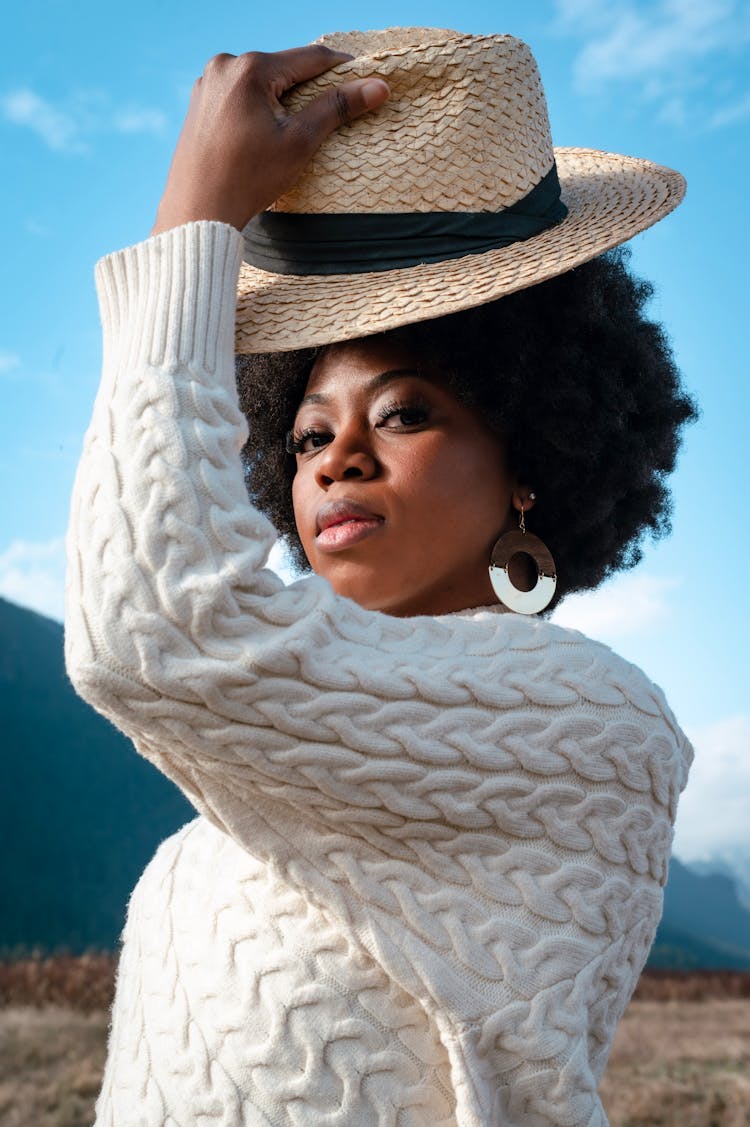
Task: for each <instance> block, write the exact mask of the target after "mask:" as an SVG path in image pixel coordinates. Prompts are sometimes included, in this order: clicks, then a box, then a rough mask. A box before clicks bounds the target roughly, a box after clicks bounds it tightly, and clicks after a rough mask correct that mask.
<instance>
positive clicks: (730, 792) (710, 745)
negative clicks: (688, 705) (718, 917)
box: [674, 713, 750, 861]
mask: <svg viewBox="0 0 750 1127" xmlns="http://www.w3.org/2000/svg"><path fill="white" fill-rule="evenodd" d="M688 735H689V736H690V738H691V740H692V742H693V745H694V747H695V761H694V763H693V766H692V769H691V772H690V778H689V780H688V785H687V787H686V789H685V793H684V794H683V796H682V799H681V800H680V806H679V810H678V814H677V828H676V833H675V845H674V848H675V853H676V854H677V855H678V856H679V857H680V858H681V859H682V860H685V861H694V860H702V859H704V858H708V857H713V856H721V855H725V856H730V857H731V856H732V855H733V854H737V853H738V852H740V853H741V852H744V853H745V854H746V855H747V854H750V715H748V714H742V713H741V714H738V715H736V716H729V717H726V718H725V719H723V720H719V721H717V722H716V723H714V724H708V725H706V726H705V727H701V728H696V729H694V730H692V731H689V732H688Z"/></svg>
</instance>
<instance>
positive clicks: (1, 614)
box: [0, 599, 195, 954]
mask: <svg viewBox="0 0 750 1127" xmlns="http://www.w3.org/2000/svg"><path fill="white" fill-rule="evenodd" d="M0 724H1V728H0V732H1V733H2V764H3V766H2V789H0V825H2V828H3V840H4V841H5V847H4V849H3V855H2V861H0V953H1V954H8V953H9V952H13V951H18V950H21V949H29V948H33V947H38V948H40V949H42V950H55V949H58V948H67V949H69V950H71V951H73V952H82V951H84V950H86V949H87V948H92V947H93V948H102V949H111V948H113V947H114V946H115V944H116V942H117V938H118V935H119V933H120V931H121V930H122V925H123V923H124V914H125V906H126V904H127V900H128V896H129V894H130V891H131V890H132V888H133V885H134V884H135V883H136V881H137V880H138V877H139V876H140V874H141V872H142V871H143V868H144V867H145V865H146V863H147V862H148V860H149V859H150V857H151V856H152V854H153V852H154V849H155V847H156V846H157V845H158V843H159V842H160V841H162V840H163V839H164V838H165V837H167V836H168V835H169V834H170V833H172V832H173V831H174V830H175V829H177V828H178V827H179V826H181V825H184V823H185V822H186V821H188V820H189V819H190V818H191V817H193V816H194V813H195V812H194V811H193V809H192V807H191V806H190V805H189V804H188V803H187V801H186V800H185V799H184V798H183V796H182V795H181V794H180V793H179V791H178V790H177V789H176V788H175V787H174V786H173V785H172V783H170V782H169V781H168V780H167V779H165V778H163V776H161V775H160V774H159V772H158V771H156V770H155V768H153V767H152V766H151V765H150V764H149V763H147V762H146V761H145V760H144V759H142V758H141V757H140V756H139V755H137V754H136V753H135V752H134V750H133V747H132V745H131V744H130V742H129V741H128V740H127V739H125V737H124V736H122V735H121V734H120V733H119V732H118V731H116V729H115V728H114V727H112V725H111V724H109V723H108V722H107V721H106V720H104V719H102V717H100V716H99V715H98V714H97V713H96V712H94V711H93V709H91V708H90V707H89V706H88V705H87V704H85V703H84V702H83V701H82V700H81V699H80V698H79V697H78V696H77V695H76V693H75V692H74V690H73V688H72V687H71V685H70V682H69V681H68V679H67V677H66V675H65V669H64V665H63V629H62V626H60V625H59V623H57V622H53V621H51V620H50V619H48V618H43V617H42V616H41V615H38V614H34V613H33V612H32V611H28V610H23V609H22V608H20V607H17V606H14V605H13V604H12V603H9V602H6V601H5V600H4V599H0Z"/></svg>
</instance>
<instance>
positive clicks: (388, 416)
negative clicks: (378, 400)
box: [378, 400, 430, 430]
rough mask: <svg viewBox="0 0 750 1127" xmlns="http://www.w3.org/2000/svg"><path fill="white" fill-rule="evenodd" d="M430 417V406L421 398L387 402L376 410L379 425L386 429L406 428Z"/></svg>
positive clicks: (419, 423) (418, 424) (417, 424)
mask: <svg viewBox="0 0 750 1127" xmlns="http://www.w3.org/2000/svg"><path fill="white" fill-rule="evenodd" d="M429 417H430V408H429V406H428V405H427V403H424V402H423V401H422V400H415V401H412V402H409V403H395V402H393V403H388V404H386V406H385V407H381V409H380V411H378V419H379V425H380V426H381V427H385V428H386V429H387V430H399V429H401V428H403V429H404V430H408V429H410V428H411V427H418V426H421V425H422V424H423V423H426V422H427V420H428V419H429Z"/></svg>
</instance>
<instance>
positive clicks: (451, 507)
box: [66, 29, 692, 1127]
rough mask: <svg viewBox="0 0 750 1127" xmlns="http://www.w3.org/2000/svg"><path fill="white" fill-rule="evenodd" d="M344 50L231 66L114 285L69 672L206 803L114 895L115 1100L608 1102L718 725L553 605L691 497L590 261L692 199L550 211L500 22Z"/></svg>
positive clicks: (126, 1107) (136, 1113)
mask: <svg viewBox="0 0 750 1127" xmlns="http://www.w3.org/2000/svg"><path fill="white" fill-rule="evenodd" d="M341 42H343V45H344V46H345V47H346V48H347V51H348V54H342V53H341V52H339V53H335V52H334V53H333V54H332V53H331V52H330V51H327V50H326V49H325V48H321V47H319V46H317V47H310V48H302V49H300V50H298V51H293V52H283V53H281V54H279V55H275V56H242V57H240V58H237V59H235V58H233V57H230V56H221V57H219V58H217V59H215V60H213V61H212V63H211V64H209V67H208V68H207V69H206V72H205V74H204V77H203V78H202V79H201V80H200V81H199V83H198V84H197V85H196V88H195V90H194V94H193V99H192V101H191V106H190V110H189V113H188V117H187V121H186V124H185V128H184V130H183V133H182V135H181V138H180V141H179V143H178V147H177V150H176V153H175V158H174V161H173V164H172V168H171V171H170V175H169V179H168V183H167V187H166V190H165V193H164V197H163V200H162V203H161V205H160V208H159V213H158V218H157V224H156V228H155V232H154V237H152V238H151V239H149V240H147V241H146V242H144V243H142V244H140V245H139V246H137V247H134V248H131V249H130V250H127V251H123V252H121V253H120V254H116V255H112V256H110V257H109V258H108V259H105V260H104V261H103V262H102V263H101V264H100V266H99V268H98V281H99V287H100V296H101V300H102V313H103V323H104V331H105V357H104V375H103V382H102V389H101V391H100V394H99V397H98V400H97V404H96V406H95V410H94V418H93V422H92V427H91V429H90V431H89V434H88V436H87V440H86V446H85V450H84V454H83V458H82V461H81V466H80V469H79V474H78V478H77V483H76V488H75V495H74V500H73V507H72V516H71V530H70V537H69V559H70V570H69V585H68V609H67V643H66V645H67V651H66V652H67V661H68V668H69V671H70V675H71V678H72V679H73V681H74V683H75V685H76V687H77V689H78V691H79V692H80V693H81V694H82V695H83V696H85V697H86V698H87V699H88V700H90V701H91V702H92V703H93V704H94V705H95V707H97V708H98V709H99V710H100V711H102V712H103V713H104V714H105V715H107V716H109V717H110V718H111V719H112V720H113V721H114V722H115V723H116V724H117V725H118V726H119V727H120V728H121V729H122V730H123V731H125V732H126V733H127V734H128V735H130V736H131V737H132V739H133V741H134V743H135V745H136V747H137V748H138V750H139V751H140V752H141V753H142V754H144V755H146V756H147V757H148V758H149V759H150V760H151V761H152V762H154V763H155V764H156V765H157V766H158V767H160V768H161V769H162V770H163V771H164V772H165V773H166V774H167V775H168V776H169V777H170V778H172V779H173V780H174V781H175V782H176V783H177V784H178V785H179V786H180V787H181V788H182V790H183V791H184V792H185V793H186V794H187V795H188V796H189V797H190V798H191V800H192V801H193V802H194V804H195V806H196V808H197V809H198V810H199V811H200V814H201V817H199V818H197V819H196V820H195V821H194V822H191V823H190V824H189V825H188V826H186V827H184V829H183V830H181V831H180V832H179V833H178V834H176V835H175V836H174V837H172V838H170V839H169V840H168V841H167V842H165V843H164V844H163V845H162V846H161V848H160V849H159V851H158V852H157V854H156V856H155V858H154V859H153V861H152V862H151V864H150V865H149V866H148V868H147V870H146V872H145V873H144V875H143V877H142V878H141V880H140V882H139V884H138V886H137V888H136V890H135V892H134V894H133V897H132V899H131V903H130V906H129V911H128V920H127V925H126V929H125V933H124V948H123V952H122V957H121V962H120V969H119V974H118V984H117V997H116V1001H115V1006H114V1012H113V1024H112V1030H111V1036H110V1044H109V1059H108V1063H107V1070H106V1075H105V1079H104V1086H103V1089H102V1093H101V1096H100V1099H99V1103H98V1105H97V1111H98V1118H97V1123H99V1124H102V1125H103V1124H117V1127H124V1125H126V1124H131V1123H132V1124H136V1123H138V1124H148V1125H151V1124H157V1123H158V1124H167V1123H169V1124H189V1123H190V1124H192V1123H198V1122H202V1121H204V1120H205V1121H209V1120H210V1121H215V1122H217V1123H222V1124H226V1125H229V1124H232V1125H234V1124H261V1123H263V1124H265V1123H273V1124H288V1123H297V1124H323V1123H326V1124H328V1123H336V1124H357V1125H360V1124H362V1125H365V1124H394V1125H396V1124H397V1125H399V1127H405V1125H407V1124H409V1125H417V1124H420V1125H424V1124H427V1123H431V1124H432V1123H443V1124H460V1125H462V1127H464V1125H468V1124H472V1125H477V1124H490V1123H492V1124H524V1125H526V1124H529V1125H530V1124H552V1123H554V1124H592V1125H593V1124H602V1123H605V1122H606V1118H605V1115H604V1112H603V1109H602V1107H601V1104H600V1101H599V1099H598V1096H597V1093H596V1087H597V1083H598V1080H599V1078H600V1076H601V1074H602V1071H603V1068H604V1065H605V1063H606V1058H607V1054H608V1051H609V1049H610V1047H611V1043H612V1038H613V1035H614V1030H615V1027H616V1023H617V1021H618V1019H619V1017H620V1016H621V1014H622V1011H623V1009H624V1007H625V1005H626V1003H627V1000H628V998H629V996H630V994H631V992H632V990H633V987H634V985H635V982H636V980H637V976H638V973H639V972H640V969H641V967H642V966H643V963H644V961H645V959H646V955H647V953H648V949H649V946H650V944H651V942H652V940H653V936H654V932H655V928H656V924H657V922H658V918H659V914H660V910H661V888H662V885H663V882H664V880H665V879H666V869H667V862H668V855H669V845H670V841H671V827H672V823H673V820H674V813H675V807H676V801H677V796H678V794H679V791H680V790H681V789H682V787H683V786H684V783H685V779H686V773H687V767H688V764H689V761H690V757H691V751H690V748H689V745H688V744H687V741H686V740H685V738H684V736H683V735H682V733H681V732H680V730H679V728H678V727H677V725H676V723H675V721H674V718H673V717H672V714H671V713H670V711H669V709H668V707H667V705H666V703H665V701H664V699H663V696H662V694H661V692H660V691H659V690H658V689H656V688H655V687H654V686H653V685H651V684H650V682H649V681H648V680H647V679H646V678H645V677H644V675H643V674H642V673H640V671H638V670H637V669H635V668H634V667H632V666H630V665H628V664H627V663H626V662H623V661H622V660H621V659H619V658H618V657H616V656H615V655H614V654H612V653H611V652H610V651H609V650H607V649H606V648H605V647H603V646H601V645H598V644H596V643H593V642H590V641H588V640H587V639H585V638H583V637H582V636H581V635H580V634H577V633H575V632H570V631H565V630H562V629H560V628H558V627H555V626H553V625H552V624H550V623H549V622H547V621H545V620H543V619H541V618H539V617H538V616H537V615H536V614H535V613H526V612H528V611H532V612H533V611H534V610H535V609H541V607H542V606H543V605H544V602H545V601H547V602H549V596H550V595H552V597H559V595H560V594H561V593H564V592H565V591H567V590H571V589H574V588H576V587H586V586H592V585H594V584H596V583H597V582H599V580H600V579H601V578H602V576H603V575H605V574H607V573H608V572H610V571H612V570H614V569H615V568H617V567H619V566H623V565H624V564H626V563H628V562H632V560H633V558H634V554H635V553H636V552H637V542H638V539H639V536H640V534H641V532H642V531H643V530H644V529H645V528H647V527H651V528H653V529H656V530H658V529H660V528H661V527H663V525H664V522H665V520H666V512H667V496H666V493H665V490H664V486H663V481H662V478H663V475H664V474H665V473H666V472H668V471H669V469H671V468H672V464H673V461H674V455H675V449H676V439H677V434H678V432H679V428H680V426H681V424H682V423H683V422H685V421H686V420H687V419H688V418H689V417H690V415H691V412H692V408H691V405H690V403H689V400H687V399H686V398H685V397H684V396H683V395H681V393H680V391H679V384H678V381H677V377H676V372H675V370H674V366H673V364H672V362H671V358H670V356H669V352H668V349H667V348H666V345H665V343H664V339H663V337H662V336H661V334H660V332H659V330H658V329H657V328H656V327H655V326H653V325H650V324H649V323H648V322H646V321H645V320H644V319H643V317H642V315H641V308H642V305H643V302H644V300H645V297H646V289H645V288H644V287H640V288H639V287H638V286H637V285H636V284H635V283H633V281H632V280H631V279H630V278H629V276H628V275H627V273H626V271H625V269H624V266H623V264H622V261H621V260H619V259H614V260H609V259H603V260H602V259H599V260H598V261H597V262H593V263H591V264H590V265H589V266H586V267H582V268H581V269H580V270H575V269H573V268H574V267H578V266H581V264H582V263H585V262H588V261H589V260H590V259H592V258H594V257H595V256H596V255H598V254H600V253H601V252H602V251H604V250H606V249H607V247H610V246H612V245H614V244H615V243H617V242H618V241H621V240H622V239H624V238H627V237H629V236H630V235H631V234H633V233H634V231H635V230H638V229H641V228H642V227H643V226H647V225H648V224H649V223H650V222H654V221H655V219H657V218H660V217H661V215H664V214H666V212H667V211H668V210H670V209H671V207H673V206H674V205H675V203H676V202H677V201H678V199H679V196H680V194H681V183H680V180H679V177H677V176H676V174H674V173H671V172H670V171H669V170H664V169H657V168H655V167H654V166H650V165H647V164H645V162H637V161H632V160H629V159H628V158H619V157H611V156H609V155H608V154H593V155H592V154H587V153H585V152H584V151H582V150H573V151H569V152H568V153H567V154H566V153H565V152H559V153H558V163H560V162H562V164H561V169H562V173H564V175H562V173H561V178H562V180H563V185H564V187H565V192H564V203H562V202H561V200H560V196H559V190H558V186H557V181H556V175H555V173H554V163H553V157H552V151H551V144H550V143H549V131H548V127H547V125H546V114H545V112H544V102H543V95H542V93H541V87H540V86H539V83H538V78H537V76H536V71H535V68H534V64H533V59H532V58H531V55H530V52H528V49H527V48H526V47H525V46H524V45H523V44H520V43H518V41H517V40H513V39H510V38H509V37H470V36H459V35H456V34H455V33H448V32H431V31H425V30H424V29H417V31H415V29H405V30H397V31H391V32H387V33H366V34H363V35H360V34H354V35H352V36H349V37H344V39H343V40H342V41H341ZM352 55H356V58H352V57H351V56H352ZM347 75H348V77H347ZM352 75H353V76H354V77H352ZM373 75H375V77H372V76H373ZM384 76H385V77H387V80H388V81H387V84H386V82H385V81H384ZM291 87H296V90H295V92H294V93H293V94H292V95H291V96H290V97H291V102H290V101H289V100H288V99H286V98H284V100H283V102H282V95H283V94H284V92H285V91H288V90H289V89H290V88H291ZM389 87H390V97H389ZM386 98H389V100H388V101H387V102H386ZM295 99H296V101H295ZM467 114H468V117H467ZM513 115H515V117H514V116H513ZM359 118H361V121H356V122H355V119H359ZM492 122H496V123H497V122H500V123H501V125H499V126H497V127H496V128H495V130H494V133H493V138H494V140H493V143H492V146H487V145H484V144H480V143H478V142H477V134H476V129H477V128H486V127H487V123H492ZM378 123H379V124H378ZM477 123H479V125H477ZM337 126H342V128H340V129H337ZM324 138H327V140H326V143H325V144H324V145H323V147H322V148H321V149H320V150H319V151H318V152H317V155H316V156H315V159H314V161H313V162H312V164H311V163H310V158H311V156H312V155H313V153H315V152H316V149H317V146H318V145H319V144H321V143H322V142H323V140H324ZM467 138H468V141H467ZM467 154H468V155H467ZM488 154H489V155H488ZM467 169H468V172H467ZM303 170H304V172H303ZM462 170H463V171H462ZM301 173H302V175H301ZM500 173H502V175H501V174H500ZM389 193H390V194H389ZM493 193H494V196H492V206H490V204H489V203H488V201H489V196H490V195H492V194H493ZM274 200H275V201H277V202H276V207H275V210H273V211H268V212H265V213H264V214H262V215H261V212H262V210H263V209H264V208H268V207H269V205H270V204H271V203H272V202H273V201H274ZM342 200H343V201H344V205H345V206H343V207H342V205H341V202H340V201H342ZM420 200H421V201H422V206H421V207H420V206H415V203H416V204H419V202H420ZM482 200H484V201H485V205H486V206H482ZM321 201H322V202H321ZM326 201H327V202H326ZM363 201H364V202H363ZM425 201H426V202H427V205H428V206H425ZM467 201H468V202H467ZM472 202H473V204H474V206H473V207H472V206H469V205H470V204H471V203H472ZM336 206H338V208H339V211H338V212H337V211H336V210H335V207H336ZM253 216H256V217H258V216H259V217H260V218H259V219H256V220H253V222H252V223H250V224H248V221H249V220H251V219H252V217H253ZM243 228H245V229H246V237H247V239H248V241H249V250H248V251H247V253H248V254H249V256H250V261H251V265H250V266H247V265H243V266H242V270H241V271H240V259H241V254H242V251H243V241H242V239H241V237H240V234H239V231H241V230H242V229H243ZM321 243H323V244H324V246H323V248H322V249H321V246H320V244H321ZM302 260H304V262H303V261H302ZM253 263H254V265H253ZM269 264H273V265H274V267H275V269H268V266H269ZM568 270H572V271H573V272H572V273H566V271H568ZM238 274H239V275H240V300H239V304H238V307H237V331H236V340H237V342H238V345H239V350H240V352H241V353H243V354H249V355H250V354H251V355H250V358H249V359H244V360H241V361H240V365H239V369H240V386H241V394H242V400H243V407H244V409H245V411H246V413H247V415H248V417H249V418H250V420H251V432H250V439H249V443H248V445H247V447H246V449H245V457H246V462H247V467H248V472H249V482H250V487H251V491H252V493H253V496H254V497H255V498H256V500H258V501H259V502H260V503H261V504H262V505H263V507H264V508H265V509H266V511H267V512H268V513H269V514H270V515H271V516H272V517H273V519H274V520H275V521H276V522H277V523H278V524H279V526H280V527H281V530H282V531H283V532H285V533H286V534H287V536H288V537H290V538H292V539H293V538H294V537H298V541H297V551H298V555H299V554H300V553H302V552H304V556H305V557H306V559H307V561H309V564H310V565H311V567H312V569H313V571H314V572H315V573H316V574H315V575H313V576H309V577H307V578H304V579H302V580H300V581H299V582H297V583H295V584H293V585H292V586H290V587H284V586H283V585H282V584H281V583H280V581H279V580H278V579H277V578H276V577H275V576H274V575H273V574H272V573H271V572H269V571H267V570H264V568H263V565H264V563H265V561H266V559H267V555H268V551H269V548H270V547H271V545H272V543H273V539H274V535H275V534H274V530H273V528H272V526H271V524H270V523H269V521H268V520H267V519H266V518H265V517H264V516H262V515H261V514H260V513H259V512H258V511H256V510H255V509H254V508H253V507H251V505H250V504H249V503H248V499H247V493H246V490H245V483H244V480H243V472H242V466H241V462H240V459H239V457H238V453H239V449H240V446H241V445H242V443H243V441H244V440H245V438H246V437H247V424H246V421H245V418H244V416H243V414H242V413H241V412H240V410H239V406H238V403H237V392H236V388H235V381H234V370H233V361H232V353H233V342H234V339H235V338H234V330H235V294H236V287H237V278H238ZM547 279H551V280H547ZM542 282H544V285H542V284H541V283H542ZM529 287H531V288H529ZM516 291H519V292H516ZM495 298H501V300H499V301H494V300H493V299H495ZM487 303H489V304H487ZM475 307H478V308H475ZM447 314H453V316H452V317H451V316H446V315H447ZM435 316H439V317H440V318H441V319H440V320H437V321H431V320H430V318H433V317H435ZM488 341H489V342H490V343H489V344H488ZM290 348H293V349H294V351H293V352H292V353H291V354H289V352H288V350H289V349H290ZM264 357H265V358H264ZM485 369H491V370H492V376H491V377H490V376H489V375H488V374H487V371H486V370H485ZM597 373H599V375H600V378H597ZM287 430H289V431H290V433H289V434H288V435H287V438H286V449H284V434H285V432H286V431H287ZM290 492H291V501H290V499H289V495H288V494H289V493H290ZM292 512H293V517H292V516H291V515H290V514H291V513H292ZM527 518H528V523H529V524H530V523H531V521H532V520H533V521H534V532H535V533H536V532H540V533H542V534H543V535H544V536H545V537H548V538H549V540H550V545H549V547H550V548H551V549H552V551H553V553H554V554H555V555H556V557H557V574H556V573H555V567H554V565H552V564H551V562H550V560H549V553H548V552H547V551H546V549H545V548H544V546H543V545H541V544H540V542H539V541H538V540H537V538H536V536H535V535H534V534H533V533H532V532H531V530H530V529H529V530H528V531H524V529H525V526H526V524H527ZM292 521H293V522H294V528H293V527H292ZM519 525H520V528H519ZM508 537H510V540H509V539H508ZM553 541H554V542H553ZM519 549H520V554H519ZM491 556H492V559H493V567H491V568H488V563H489V562H490V557H491ZM530 561H533V562H530ZM555 583H557V589H556V591H555ZM540 596H543V598H542V599H541V602H540ZM501 600H502V601H501ZM537 604H538V605H537ZM514 606H515V607H517V608H518V609H520V610H521V611H523V612H524V613H513V607H514Z"/></svg>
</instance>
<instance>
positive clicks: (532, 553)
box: [490, 494, 557, 614]
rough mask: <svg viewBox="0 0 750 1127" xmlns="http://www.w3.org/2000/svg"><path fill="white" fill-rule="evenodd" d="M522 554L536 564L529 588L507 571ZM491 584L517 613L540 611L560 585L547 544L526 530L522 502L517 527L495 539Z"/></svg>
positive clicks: (505, 602) (547, 604) (548, 602)
mask: <svg viewBox="0 0 750 1127" xmlns="http://www.w3.org/2000/svg"><path fill="white" fill-rule="evenodd" d="M532 496H533V494H532ZM519 553H523V554H524V555H526V556H529V557H530V558H531V559H532V560H533V561H534V564H535V565H536V570H537V580H536V583H535V585H534V586H533V587H532V588H531V590H530V591H522V590H520V588H518V587H516V586H514V584H513V582H512V581H511V578H510V575H509V574H508V565H509V564H510V561H511V560H512V559H513V557H514V556H517V555H518V554H519ZM490 583H491V584H492V587H493V590H494V592H495V594H496V595H497V597H498V599H499V600H500V602H501V603H502V604H503V605H504V606H506V607H507V608H508V609H509V610H514V611H517V612H518V614H538V613H539V611H541V610H544V608H545V607H546V606H549V604H550V602H551V601H552V597H553V595H554V593H555V588H556V587H557V572H556V570H555V561H554V560H553V559H552V554H551V552H550V550H549V548H548V547H547V545H546V544H545V543H544V542H543V541H542V540H540V539H539V537H538V536H534V534H533V533H531V532H527V531H526V521H525V520H524V515H523V505H521V513H520V516H519V518H518V529H517V530H515V531H514V532H505V533H504V534H503V535H502V536H501V537H499V539H498V540H496V541H495V545H494V547H493V549H492V555H491V557H490Z"/></svg>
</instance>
